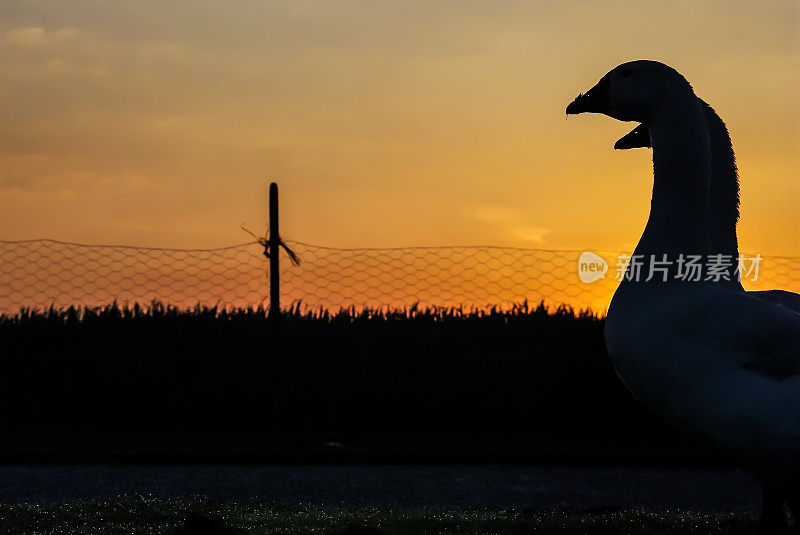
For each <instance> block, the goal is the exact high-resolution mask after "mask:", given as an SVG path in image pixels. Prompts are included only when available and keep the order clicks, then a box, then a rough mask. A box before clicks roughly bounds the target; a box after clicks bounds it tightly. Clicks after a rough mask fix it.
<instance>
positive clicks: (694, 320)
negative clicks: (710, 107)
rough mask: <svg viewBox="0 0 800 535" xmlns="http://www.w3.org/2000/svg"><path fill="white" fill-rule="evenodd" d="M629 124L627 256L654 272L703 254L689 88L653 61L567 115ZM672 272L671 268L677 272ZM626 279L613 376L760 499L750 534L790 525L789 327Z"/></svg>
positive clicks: (700, 177)
mask: <svg viewBox="0 0 800 535" xmlns="http://www.w3.org/2000/svg"><path fill="white" fill-rule="evenodd" d="M566 111H567V113H568V114H579V113H587V112H592V113H601V114H604V115H608V116H609V117H612V118H615V119H618V120H621V121H636V122H640V123H642V124H644V126H645V127H647V129H648V133H649V138H650V142H651V145H652V147H653V194H652V199H651V204H650V215H649V217H648V220H647V224H646V225H645V229H644V232H643V233H642V236H641V238H640V239H639V242H638V244H637V246H636V249H635V251H634V254H636V255H641V257H642V258H644V259H645V260H644V263H643V264H644V265H643V266H641V269H642V270H643V271H645V272H647V271H648V270H649V271H650V272H651V273H652V272H653V269H654V268H655V267H656V266H657V265H659V266H663V264H657V262H659V261H662V262H663V260H665V259H667V258H668V259H672V260H673V261H674V260H675V259H676V258H680V255H694V254H700V255H705V254H707V252H708V251H709V234H710V231H709V191H710V189H711V177H710V173H711V146H710V139H709V127H708V123H707V121H706V116H705V112H704V111H703V107H702V105H701V104H700V101H699V100H698V98H697V97H696V95H695V94H694V91H693V89H692V87H691V85H690V84H689V82H688V81H687V80H686V79H685V78H684V77H683V76H682V75H681V74H679V73H678V72H677V71H676V70H674V69H673V68H671V67H669V66H667V65H664V64H663V63H659V62H655V61H646V60H638V61H633V62H628V63H623V64H622V65H619V66H618V67H615V68H614V69H612V70H611V71H610V72H609V73H607V74H606V75H605V76H603V77H602V78H601V79H600V81H599V82H598V83H597V84H596V85H595V86H594V87H592V88H591V89H590V90H589V91H588V92H587V93H586V94H582V95H579V96H578V98H576V99H575V100H574V101H573V102H572V103H571V104H570V105H569V106H568V107H567V110H566ZM677 267H679V266H677ZM675 268H676V266H675V265H671V266H670V267H669V269H668V272H667V273H666V274H665V276H664V277H663V278H661V277H653V278H649V279H648V278H645V277H636V276H635V275H636V274H635V273H633V271H632V270H633V269H634V267H633V266H632V265H631V266H629V268H628V273H627V274H626V277H625V278H623V280H622V282H621V283H620V285H619V287H618V288H617V290H616V292H615V293H614V297H613V298H612V301H611V305H610V307H609V310H608V315H607V317H606V326H605V342H606V348H607V350H608V353H609V355H610V357H611V359H612V361H613V363H614V367H615V369H616V372H617V375H618V376H619V377H620V379H621V380H622V381H623V383H624V384H625V385H626V387H627V388H628V389H629V390H630V391H631V393H632V394H633V395H634V396H635V397H636V398H637V399H638V400H639V401H641V402H642V403H644V404H645V405H647V406H649V407H651V408H652V409H653V410H654V411H655V412H656V413H657V414H659V415H660V416H661V417H662V418H664V419H665V420H666V421H667V422H669V423H671V424H672V425H673V426H675V427H676V428H678V429H680V430H682V431H684V432H686V433H689V434H691V435H694V436H696V437H698V438H699V439H701V440H703V441H705V442H707V443H709V444H711V445H712V446H714V447H716V448H718V449H719V450H720V451H721V452H723V453H724V454H725V455H727V456H729V457H730V458H732V459H735V460H736V461H737V462H738V463H740V464H741V465H742V466H743V467H744V468H745V469H747V470H748V471H749V472H750V473H751V474H752V475H753V476H754V477H755V478H756V480H757V481H759V483H760V484H761V485H762V487H763V489H764V509H763V511H762V515H761V521H760V525H759V531H760V532H761V533H773V532H775V531H777V530H779V529H782V527H784V526H785V524H786V518H785V514H784V509H783V504H784V503H788V505H789V507H790V509H791V510H792V511H793V513H794V514H795V515H797V514H798V513H800V493H799V492H798V485H799V484H800V316H798V315H797V314H795V313H793V312H791V311H790V310H788V309H785V308H782V307H778V306H775V305H773V304H772V303H768V302H765V301H763V300H759V299H756V298H754V297H752V296H749V295H748V294H746V293H744V292H742V291H737V290H731V289H729V288H725V287H723V286H721V285H719V284H717V283H714V282H710V281H704V280H697V281H694V280H691V279H690V280H681V279H680V277H679V273H678V272H677V271H676V269H675Z"/></svg>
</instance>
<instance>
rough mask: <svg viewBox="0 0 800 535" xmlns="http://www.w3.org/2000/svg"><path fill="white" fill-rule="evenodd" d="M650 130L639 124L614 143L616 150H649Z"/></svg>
mask: <svg viewBox="0 0 800 535" xmlns="http://www.w3.org/2000/svg"><path fill="white" fill-rule="evenodd" d="M651 146H652V145H651V144H650V130H648V129H647V127H646V126H645V125H643V124H640V125H639V126H637V127H636V128H634V129H633V130H631V131H630V132H628V133H627V134H625V135H624V136H622V137H621V138H619V139H618V140H617V142H616V143H614V148H615V149H617V150H627V149H642V148H650V147H651Z"/></svg>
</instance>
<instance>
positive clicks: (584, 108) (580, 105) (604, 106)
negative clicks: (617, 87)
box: [567, 76, 611, 115]
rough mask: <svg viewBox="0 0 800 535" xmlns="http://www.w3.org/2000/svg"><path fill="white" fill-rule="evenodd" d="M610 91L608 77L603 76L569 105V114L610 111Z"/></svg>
mask: <svg viewBox="0 0 800 535" xmlns="http://www.w3.org/2000/svg"><path fill="white" fill-rule="evenodd" d="M608 91H609V83H608V77H607V76H603V77H602V78H601V79H600V81H599V82H597V85H595V86H594V87H593V88H591V89H590V90H589V91H587V92H586V93H582V94H579V95H578V97H577V98H576V99H575V100H573V101H572V102H571V103H570V105H569V106H567V115H577V114H579V113H606V112H608V111H609V108H610V107H611V102H610V100H609V97H608Z"/></svg>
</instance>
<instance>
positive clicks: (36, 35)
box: [3, 26, 81, 47]
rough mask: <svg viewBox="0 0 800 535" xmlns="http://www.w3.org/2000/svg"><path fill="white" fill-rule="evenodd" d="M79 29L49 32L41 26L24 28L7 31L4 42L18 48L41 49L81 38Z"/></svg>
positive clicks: (69, 28)
mask: <svg viewBox="0 0 800 535" xmlns="http://www.w3.org/2000/svg"><path fill="white" fill-rule="evenodd" d="M80 34H81V31H80V30H79V29H78V28H74V27H66V28H60V29H58V30H55V31H53V32H48V31H47V30H45V29H44V28H42V27H41V26H24V27H20V28H12V29H10V30H6V32H5V33H4V34H3V42H4V43H5V44H7V45H10V46H16V47H40V46H44V45H47V44H51V43H53V42H62V41H67V40H70V39H75V38H76V37H78V36H80Z"/></svg>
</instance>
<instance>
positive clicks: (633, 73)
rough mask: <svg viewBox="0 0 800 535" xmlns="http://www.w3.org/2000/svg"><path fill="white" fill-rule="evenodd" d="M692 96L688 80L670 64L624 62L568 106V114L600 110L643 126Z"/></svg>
mask: <svg viewBox="0 0 800 535" xmlns="http://www.w3.org/2000/svg"><path fill="white" fill-rule="evenodd" d="M686 95H691V96H692V98H694V93H693V91H692V88H691V86H690V85H689V82H687V81H686V79H685V78H684V77H683V76H681V74H680V73H679V72H678V71H676V70H675V69H673V68H672V67H670V66H668V65H665V64H663V63H660V62H658V61H650V60H637V61H630V62H627V63H623V64H622V65H619V66H617V67H615V68H614V69H612V70H611V71H609V72H608V74H606V75H605V76H603V77H602V78H601V79H600V81H599V82H597V84H595V86H594V87H592V88H591V89H589V90H588V91H587V92H586V93H582V94H579V95H578V97H577V98H576V99H575V100H574V101H572V103H571V104H570V105H569V106H567V114H568V115H574V114H579V113H602V114H604V115H608V116H609V117H613V118H614V119H618V120H620V121H637V122H640V123H644V124H645V125H647V124H649V123H651V122H652V121H654V120H656V119H657V118H658V117H659V115H660V114H663V113H665V112H666V113H668V110H673V109H674V107H675V105H678V104H680V103H681V102H682V101H683V100H684V99H685V97H686Z"/></svg>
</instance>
